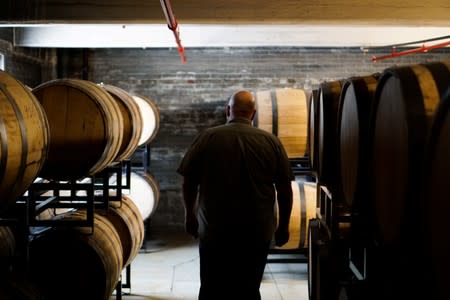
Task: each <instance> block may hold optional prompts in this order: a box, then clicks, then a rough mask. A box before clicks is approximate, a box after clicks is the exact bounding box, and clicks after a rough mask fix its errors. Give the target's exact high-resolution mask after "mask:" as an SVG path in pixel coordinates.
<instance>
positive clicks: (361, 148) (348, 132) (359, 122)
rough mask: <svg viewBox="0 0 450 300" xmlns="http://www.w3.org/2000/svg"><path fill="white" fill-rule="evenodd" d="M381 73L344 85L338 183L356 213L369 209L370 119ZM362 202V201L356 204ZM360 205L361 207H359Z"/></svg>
mask: <svg viewBox="0 0 450 300" xmlns="http://www.w3.org/2000/svg"><path fill="white" fill-rule="evenodd" d="M378 78H379V74H373V75H368V76H361V77H352V78H349V79H347V80H345V81H343V84H342V91H341V95H340V100H339V102H340V105H339V109H338V116H337V145H336V146H337V153H338V158H339V159H338V167H337V168H338V172H337V175H338V186H339V190H340V191H341V192H342V196H343V202H344V203H345V204H346V205H347V206H348V207H349V208H351V209H352V211H354V212H356V211H357V210H363V208H362V207H361V206H362V205H363V204H362V202H365V206H366V208H364V209H367V203H368V202H369V201H368V200H367V194H368V188H369V187H368V185H369V179H368V176H369V170H368V160H369V149H370V146H369V119H370V113H371V110H372V106H373V101H374V97H375V89H376V87H377V80H378ZM356 202H359V204H355V206H354V205H353V204H354V203H356ZM357 206H359V207H357Z"/></svg>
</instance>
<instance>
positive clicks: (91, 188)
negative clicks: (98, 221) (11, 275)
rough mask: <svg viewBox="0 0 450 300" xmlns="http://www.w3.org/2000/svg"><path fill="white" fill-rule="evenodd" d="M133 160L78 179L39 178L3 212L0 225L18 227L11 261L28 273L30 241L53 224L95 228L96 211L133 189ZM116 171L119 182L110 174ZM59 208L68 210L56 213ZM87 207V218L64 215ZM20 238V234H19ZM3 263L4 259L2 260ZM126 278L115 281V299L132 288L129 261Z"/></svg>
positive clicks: (124, 161) (91, 229) (91, 230)
mask: <svg viewBox="0 0 450 300" xmlns="http://www.w3.org/2000/svg"><path fill="white" fill-rule="evenodd" d="M130 174H131V163H130V161H129V160H123V161H120V162H118V163H117V164H114V165H111V166H108V167H107V168H105V169H104V170H102V171H101V172H99V173H97V174H95V176H87V177H85V178H82V179H79V180H68V181H47V180H44V179H40V178H38V179H36V180H35V182H33V183H32V184H31V185H30V186H29V188H28V190H27V191H26V192H25V193H24V194H23V196H21V197H20V198H19V199H17V201H16V205H15V206H14V207H13V208H12V209H9V210H8V211H7V212H6V213H5V214H4V215H1V216H0V226H10V227H13V228H15V229H16V230H17V232H18V234H17V235H18V238H19V239H18V240H17V241H16V243H17V245H18V247H17V250H16V253H15V255H14V256H13V257H12V259H10V262H5V263H8V265H9V266H10V267H11V268H18V270H23V271H24V272H25V274H27V273H28V270H29V269H28V268H29V245H30V242H31V241H32V240H33V239H35V238H37V237H38V236H39V235H41V234H43V233H44V232H46V231H47V230H51V229H52V228H56V227H62V228H70V227H88V228H90V232H91V233H93V231H94V212H95V210H96V209H108V207H109V202H110V201H119V202H120V201H121V200H122V190H124V189H130ZM112 175H115V176H116V183H110V181H109V178H110V177H111V176H112ZM58 209H62V210H64V211H65V212H62V213H60V214H58V213H57V210H58ZM77 209H83V210H86V218H85V219H84V220H68V219H64V218H62V216H63V215H64V214H65V213H67V212H69V211H73V210H77ZM46 210H47V211H53V214H52V215H51V216H50V217H48V218H45V219H40V218H39V217H38V216H39V215H40V214H41V213H42V212H44V211H46ZM16 238H17V237H16ZM2 263H3V262H2ZM125 274H126V281H125V284H123V283H122V278H120V279H119V281H118V283H117V285H116V299H117V300H121V299H122V288H130V286H131V284H130V275H131V271H130V265H128V266H127V267H126V269H125Z"/></svg>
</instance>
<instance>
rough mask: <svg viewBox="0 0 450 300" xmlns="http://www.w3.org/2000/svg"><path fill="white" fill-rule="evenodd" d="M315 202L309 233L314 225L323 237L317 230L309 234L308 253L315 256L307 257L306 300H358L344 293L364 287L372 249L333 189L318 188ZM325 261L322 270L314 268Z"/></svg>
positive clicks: (353, 217) (351, 214)
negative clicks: (314, 215)
mask: <svg viewBox="0 0 450 300" xmlns="http://www.w3.org/2000/svg"><path fill="white" fill-rule="evenodd" d="M317 200H318V207H317V214H316V218H315V219H313V220H310V230H311V228H314V227H313V226H311V224H312V223H317V224H319V227H320V230H322V234H320V233H319V231H320V230H319V229H318V228H316V232H313V231H312V232H310V235H312V236H313V240H312V241H311V244H313V245H310V249H312V251H313V252H314V253H310V256H312V257H311V260H310V262H309V264H310V265H311V266H310V268H311V270H309V271H308V272H309V273H311V274H309V276H310V281H311V282H310V283H309V299H310V300H324V299H338V298H339V299H357V298H354V296H352V297H351V296H349V295H347V293H348V292H349V291H351V290H353V289H355V287H356V289H358V287H360V286H363V285H365V284H367V268H368V253H369V252H370V249H371V247H372V246H373V245H371V242H370V240H369V239H367V238H366V239H364V238H363V237H364V236H365V233H364V228H362V227H361V228H359V226H355V215H353V213H352V212H350V211H349V209H348V208H346V207H345V206H344V205H342V203H343V201H342V199H340V198H339V193H338V192H336V191H334V190H333V188H332V187H330V186H326V185H322V184H318V198H317ZM316 227H317V226H316ZM323 232H325V234H323ZM356 237H358V238H356ZM314 239H315V240H314ZM324 259H326V263H323V262H322V265H321V266H320V263H319V264H314V260H324ZM319 281H320V282H319ZM353 294H354V293H353ZM357 297H358V296H357Z"/></svg>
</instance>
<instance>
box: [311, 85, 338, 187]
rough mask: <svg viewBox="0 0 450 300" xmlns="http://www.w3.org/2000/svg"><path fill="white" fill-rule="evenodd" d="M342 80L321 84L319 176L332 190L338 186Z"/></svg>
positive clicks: (322, 182)
mask: <svg viewBox="0 0 450 300" xmlns="http://www.w3.org/2000/svg"><path fill="white" fill-rule="evenodd" d="M341 82H342V81H339V80H336V81H325V82H322V83H321V84H320V86H319V121H318V123H319V126H318V131H319V132H318V140H317V141H318V145H317V146H318V161H317V177H318V181H319V183H321V184H324V185H327V186H328V187H329V188H330V189H331V190H332V191H333V190H334V187H335V186H336V180H337V176H336V175H337V174H336V171H337V169H336V161H337V151H336V134H337V130H336V128H337V115H338V107H339V97H340V94H341V88H342V83H341Z"/></svg>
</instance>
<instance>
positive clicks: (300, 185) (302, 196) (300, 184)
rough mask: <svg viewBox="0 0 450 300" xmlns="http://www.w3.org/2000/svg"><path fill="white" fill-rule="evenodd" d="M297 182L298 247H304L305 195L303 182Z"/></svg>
mask: <svg viewBox="0 0 450 300" xmlns="http://www.w3.org/2000/svg"><path fill="white" fill-rule="evenodd" d="M297 184H298V190H299V193H300V218H301V220H300V242H299V248H305V242H306V236H307V234H308V233H307V232H306V225H307V223H306V209H307V208H306V195H305V186H304V185H303V182H297Z"/></svg>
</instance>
